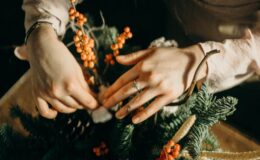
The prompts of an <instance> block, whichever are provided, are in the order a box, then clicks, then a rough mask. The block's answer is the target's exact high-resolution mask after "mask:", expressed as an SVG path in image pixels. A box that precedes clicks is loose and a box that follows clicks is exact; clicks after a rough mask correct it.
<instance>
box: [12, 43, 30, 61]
mask: <svg viewBox="0 0 260 160" xmlns="http://www.w3.org/2000/svg"><path fill="white" fill-rule="evenodd" d="M14 54H15V56H16V57H17V58H18V59H20V60H28V51H27V48H26V46H25V45H22V46H20V47H16V48H15V50H14Z"/></svg>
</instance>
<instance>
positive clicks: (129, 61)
mask: <svg viewBox="0 0 260 160" xmlns="http://www.w3.org/2000/svg"><path fill="white" fill-rule="evenodd" d="M152 50H153V49H151V48H150V49H146V50H141V51H137V52H134V53H130V54H127V55H120V56H117V57H116V60H117V62H118V63H120V64H123V65H133V64H136V63H138V62H139V61H141V60H143V59H144V58H145V57H147V56H148V55H149V54H150V53H151V52H152Z"/></svg>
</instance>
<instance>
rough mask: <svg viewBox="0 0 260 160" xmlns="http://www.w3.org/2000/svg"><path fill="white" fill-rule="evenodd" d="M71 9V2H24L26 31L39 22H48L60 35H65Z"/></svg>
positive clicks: (60, 0) (34, 0)
mask: <svg viewBox="0 0 260 160" xmlns="http://www.w3.org/2000/svg"><path fill="white" fill-rule="evenodd" d="M69 7H70V1H69V0H23V6H22V8H23V10H24V11H25V21H24V23H25V29H26V31H28V29H29V28H30V27H31V26H32V25H33V24H34V23H35V22H37V21H47V22H50V23H52V25H53V27H54V28H55V30H56V31H57V33H58V35H63V34H64V32H65V28H66V24H67V23H68V20H69V17H68V9H69Z"/></svg>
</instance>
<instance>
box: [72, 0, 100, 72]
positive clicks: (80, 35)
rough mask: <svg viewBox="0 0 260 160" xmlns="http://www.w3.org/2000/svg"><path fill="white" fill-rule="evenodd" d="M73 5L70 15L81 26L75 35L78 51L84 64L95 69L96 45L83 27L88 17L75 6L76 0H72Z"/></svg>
mask: <svg viewBox="0 0 260 160" xmlns="http://www.w3.org/2000/svg"><path fill="white" fill-rule="evenodd" d="M70 2H71V4H72V7H71V8H70V9H69V16H70V19H71V20H72V21H75V20H76V23H77V24H78V25H79V26H80V27H81V28H80V29H79V30H78V31H77V33H76V35H75V36H74V38H73V39H74V43H75V47H76V51H77V52H78V53H79V54H80V57H81V60H82V61H83V62H84V63H83V65H84V67H86V68H91V69H93V68H94V67H95V63H96V55H95V53H94V51H93V48H94V46H95V43H94V40H93V39H92V38H90V37H89V36H88V35H87V34H86V33H85V32H84V29H83V27H82V26H83V25H84V23H86V22H87V18H86V17H85V16H84V15H83V14H81V13H79V12H78V11H77V10H76V8H75V3H76V0H70Z"/></svg>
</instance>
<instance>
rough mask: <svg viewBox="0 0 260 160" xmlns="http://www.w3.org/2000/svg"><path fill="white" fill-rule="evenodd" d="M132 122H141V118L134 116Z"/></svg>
mask: <svg viewBox="0 0 260 160" xmlns="http://www.w3.org/2000/svg"><path fill="white" fill-rule="evenodd" d="M132 122H133V123H134V124H137V123H139V122H140V118H139V117H133V119H132Z"/></svg>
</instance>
